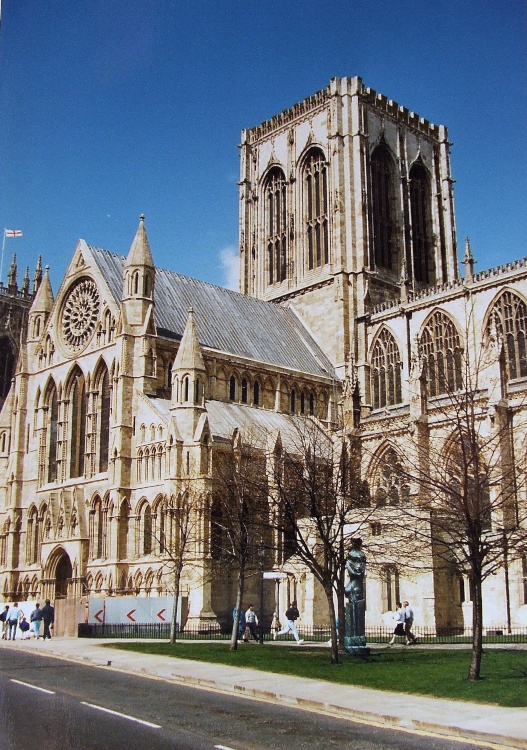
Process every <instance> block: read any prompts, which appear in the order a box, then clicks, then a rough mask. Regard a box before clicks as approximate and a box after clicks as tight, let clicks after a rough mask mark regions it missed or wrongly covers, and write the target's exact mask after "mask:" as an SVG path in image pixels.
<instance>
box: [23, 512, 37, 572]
mask: <svg viewBox="0 0 527 750" xmlns="http://www.w3.org/2000/svg"><path fill="white" fill-rule="evenodd" d="M39 559H40V518H39V515H38V511H37V509H36V508H35V507H33V508H32V509H31V510H30V512H29V515H28V519H27V533H26V562H27V564H28V565H33V564H34V563H36V562H38V561H39Z"/></svg>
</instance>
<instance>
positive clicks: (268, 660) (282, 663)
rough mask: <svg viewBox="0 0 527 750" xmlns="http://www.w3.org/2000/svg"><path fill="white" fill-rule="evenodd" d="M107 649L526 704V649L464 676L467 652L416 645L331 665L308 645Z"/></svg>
mask: <svg viewBox="0 0 527 750" xmlns="http://www.w3.org/2000/svg"><path fill="white" fill-rule="evenodd" d="M107 645H108V646H110V647H111V648H119V649H122V650H125V651H139V652H142V653H148V654H160V655H163V656H171V657H174V658H176V659H177V658H178V657H179V658H181V659H194V660H196V661H206V662H212V663H215V664H229V665H231V666H238V667H251V668H252V669H261V670H263V671H265V672H275V673H278V674H291V675H297V676H299V677H309V678H312V679H316V680H328V681H330V682H339V683H342V684H346V685H362V686H364V687H370V688H377V689H381V690H394V691H397V692H406V693H418V694H421V695H434V696H437V697H440V698H453V699H457V700H466V701H475V702H482V703H497V704H499V705H501V706H527V651H512V650H510V651H507V650H504V649H500V650H494V651H493V650H490V649H489V650H488V651H485V653H484V654H483V661H482V670H481V676H482V679H481V680H479V681H478V682H470V681H469V680H468V679H467V673H468V667H469V661H470V651H469V650H463V651H454V650H452V651H449V650H446V649H445V650H435V649H434V650H426V649H422V650H421V649H419V648H418V647H417V648H398V649H397V648H394V649H390V650H388V649H378V650H376V649H372V653H371V655H370V657H369V658H367V659H360V658H357V657H352V656H348V655H346V654H343V655H342V663H341V664H331V662H330V655H329V649H321V648H310V647H309V646H301V647H300V648H299V647H298V646H293V645H291V646H285V645H284V646H274V645H271V644H267V645H264V646H259V645H258V644H250V645H245V644H240V646H239V647H238V650H237V651H230V649H229V644H228V643H177V644H175V645H174V646H171V645H170V644H169V643H166V642H163V643H152V642H149V643H145V642H137V641H136V642H133V643H130V642H128V643H123V642H118V641H116V642H112V643H111V644H107Z"/></svg>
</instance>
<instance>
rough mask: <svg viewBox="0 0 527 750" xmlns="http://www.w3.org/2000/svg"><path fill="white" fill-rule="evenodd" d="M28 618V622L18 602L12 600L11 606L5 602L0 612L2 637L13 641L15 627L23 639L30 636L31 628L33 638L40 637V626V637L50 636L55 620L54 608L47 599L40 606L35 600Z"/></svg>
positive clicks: (44, 638)
mask: <svg viewBox="0 0 527 750" xmlns="http://www.w3.org/2000/svg"><path fill="white" fill-rule="evenodd" d="M29 619H30V623H29V622H28V621H27V618H26V616H25V614H24V613H23V612H22V610H21V609H20V607H19V606H18V602H14V604H13V605H12V606H9V604H6V605H5V607H4V611H3V612H1V613H0V623H1V625H2V636H1V637H2V639H3V640H6V641H9V640H11V641H14V640H15V638H16V632H17V628H18V629H19V630H20V632H21V633H22V636H21V637H22V638H23V639H27V638H30V637H31V634H30V631H31V630H33V634H34V637H35V638H40V637H41V635H40V628H41V626H42V639H43V640H44V641H45V640H46V638H51V631H52V630H53V623H54V622H55V608H54V607H52V605H51V601H50V600H49V599H46V603H45V605H44V606H43V607H42V608H41V607H40V603H39V602H37V603H36V605H35V609H34V610H33V611H32V612H31V615H30V617H29Z"/></svg>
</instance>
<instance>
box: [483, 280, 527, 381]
mask: <svg viewBox="0 0 527 750" xmlns="http://www.w3.org/2000/svg"><path fill="white" fill-rule="evenodd" d="M493 324H494V325H495V326H496V333H497V334H498V336H499V337H500V338H501V340H502V341H503V348H504V355H505V356H504V366H505V375H506V378H507V380H512V379H513V378H524V377H527V347H526V341H525V339H526V335H527V306H526V304H525V302H524V301H523V300H522V299H521V297H519V296H518V295H517V294H514V292H508V291H507V292H503V294H501V295H500V297H499V298H498V299H497V300H496V302H495V303H494V305H493V307H492V312H491V315H490V316H489V324H488V327H487V332H489V330H490V327H491V325H493Z"/></svg>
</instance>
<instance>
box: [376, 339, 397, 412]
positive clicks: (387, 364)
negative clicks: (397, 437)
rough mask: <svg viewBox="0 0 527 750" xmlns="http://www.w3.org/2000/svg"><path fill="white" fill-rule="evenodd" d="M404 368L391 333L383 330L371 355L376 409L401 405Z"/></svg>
mask: <svg viewBox="0 0 527 750" xmlns="http://www.w3.org/2000/svg"><path fill="white" fill-rule="evenodd" d="M402 366H403V363H402V359H401V354H400V352H399V347H398V346H397V343H396V341H395V339H394V337H393V335H392V334H391V333H390V331H388V329H387V328H383V329H382V331H381V333H380V334H379V336H378V337H377V340H376V342H375V345H374V347H373V351H372V355H371V391H372V396H373V408H374V409H380V408H382V407H383V406H393V405H394V404H400V403H401V401H402V389H401V370H402Z"/></svg>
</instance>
